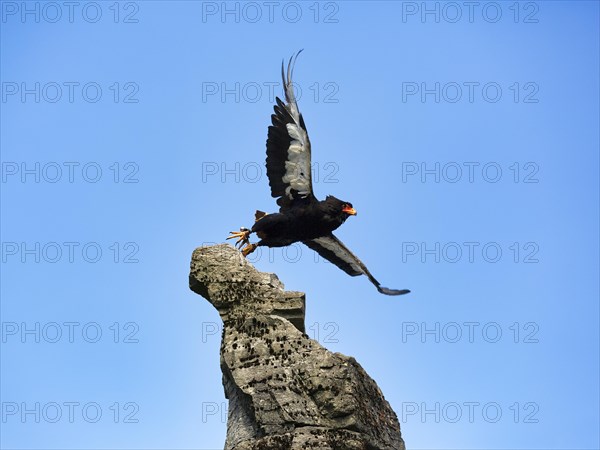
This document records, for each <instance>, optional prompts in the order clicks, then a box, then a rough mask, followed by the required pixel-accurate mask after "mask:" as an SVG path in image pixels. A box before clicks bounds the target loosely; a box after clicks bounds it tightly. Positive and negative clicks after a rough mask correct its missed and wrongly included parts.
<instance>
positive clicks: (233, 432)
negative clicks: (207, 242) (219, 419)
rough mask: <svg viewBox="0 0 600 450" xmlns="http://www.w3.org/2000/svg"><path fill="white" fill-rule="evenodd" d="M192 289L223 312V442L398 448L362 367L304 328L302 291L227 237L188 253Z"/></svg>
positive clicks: (335, 449)
mask: <svg viewBox="0 0 600 450" xmlns="http://www.w3.org/2000/svg"><path fill="white" fill-rule="evenodd" d="M190 288H191V289H192V290H193V291H194V292H196V293H198V294H200V295H202V296H203V297H204V298H206V299H207V300H208V301H209V302H210V303H211V304H212V305H213V306H214V307H215V308H217V310H218V311H219V314H220V315H221V318H222V319H223V339H222V342H221V370H222V372H223V386H224V388H225V397H227V398H228V399H229V416H228V422H227V439H226V442H225V449H226V450H250V449H252V450H254V449H261V450H271V449H272V450H285V449H332V450H346V449H347V450H359V449H360V450H363V449H364V450H366V449H369V450H374V449H386V450H387V449H402V450H404V442H403V440H402V437H401V434H400V424H399V422H398V418H397V416H396V414H395V413H394V411H393V410H392V408H391V407H390V405H389V403H388V402H387V401H386V400H385V398H384V397H383V394H382V393H381V391H380V390H379V388H378V387H377V385H376V384H375V382H374V381H373V380H372V379H371V378H370V377H369V376H368V375H367V373H366V372H365V371H364V370H363V368H362V367H361V366H360V365H359V364H358V363H357V362H356V361H355V360H354V358H351V357H348V356H344V355H342V354H341V353H332V352H330V351H329V350H327V349H326V348H324V347H322V346H321V345H320V344H319V343H318V342H316V341H314V340H312V339H310V338H309V337H308V336H307V335H306V334H304V311H305V309H304V306H305V298H304V294H303V293H301V292H287V291H285V290H284V289H283V284H282V283H281V282H280V281H279V279H278V278H277V276H276V275H274V274H268V273H261V272H258V271H257V270H256V269H255V268H254V267H253V266H252V265H251V264H250V263H248V262H247V261H246V259H245V258H244V257H243V256H242V255H241V254H240V252H238V251H237V250H235V249H234V248H233V247H231V246H230V245H226V244H223V245H215V246H210V247H200V248H198V249H196V250H195V251H194V253H193V255H192V263H191V270H190Z"/></svg>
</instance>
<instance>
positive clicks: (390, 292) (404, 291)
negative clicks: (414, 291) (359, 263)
mask: <svg viewBox="0 0 600 450" xmlns="http://www.w3.org/2000/svg"><path fill="white" fill-rule="evenodd" d="M377 290H378V291H379V292H381V293H382V294H385V295H404V294H409V293H410V290H408V289H388V288H385V287H381V286H378V287H377Z"/></svg>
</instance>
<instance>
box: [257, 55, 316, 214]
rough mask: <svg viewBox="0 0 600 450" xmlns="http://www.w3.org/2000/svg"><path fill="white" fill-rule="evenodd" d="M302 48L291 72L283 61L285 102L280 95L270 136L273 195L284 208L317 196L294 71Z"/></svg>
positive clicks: (293, 60)
mask: <svg viewBox="0 0 600 450" xmlns="http://www.w3.org/2000/svg"><path fill="white" fill-rule="evenodd" d="M300 52H302V50H300V51H299V52H298V53H296V55H294V56H292V57H291V58H290V60H289V62H288V66H287V73H286V72H285V70H284V65H283V63H282V64H281V78H282V80H283V88H284V94H285V100H286V101H285V102H283V101H282V100H281V99H280V98H279V97H277V98H276V99H275V100H276V103H277V104H276V105H274V107H273V110H274V111H275V114H273V115H271V123H272V125H271V126H269V131H268V137H267V161H266V165H267V176H268V178H269V185H270V186H271V196H273V197H279V199H278V200H277V204H278V205H279V206H281V208H282V209H284V208H287V207H289V206H290V205H291V204H292V202H293V201H294V200H296V199H297V198H307V197H313V188H312V174H311V150H310V140H309V138H308V132H307V131H306V125H305V124H304V119H303V118H302V114H300V111H299V110H298V104H297V102H296V96H295V93H294V86H293V84H292V75H293V71H294V65H295V63H296V59H297V58H298V55H299V54H300Z"/></svg>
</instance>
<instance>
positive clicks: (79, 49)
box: [0, 1, 600, 449]
mask: <svg viewBox="0 0 600 450" xmlns="http://www.w3.org/2000/svg"><path fill="white" fill-rule="evenodd" d="M1 6H2V18H1V22H0V24H1V25H0V26H1V27H2V28H1V34H0V37H1V59H0V62H1V71H0V75H1V81H2V100H1V104H0V106H1V113H2V114H1V115H2V117H1V137H0V143H1V149H2V157H1V160H2V180H1V181H2V184H1V188H2V194H1V200H2V206H1V212H2V221H1V225H2V230H1V240H2V285H1V294H2V305H1V314H2V342H1V349H2V355H1V363H2V379H1V383H0V387H1V397H2V398H1V402H2V418H1V420H0V426H1V431H2V432H1V438H0V445H1V446H2V448H7V449H50V448H52V449H71V448H73V449H74V448H83V449H86V448H87V449H92V448H94V449H98V448H102V449H117V448H119V449H121V448H128V449H141V448H153V449H175V448H177V449H214V448H222V446H223V443H224V439H225V432H226V423H225V420H224V419H225V417H226V400H225V399H224V396H223V389H222V386H221V374H220V369H219V353H218V352H219V339H220V330H219V327H220V319H219V316H218V314H217V313H216V311H215V310H214V309H213V308H212V306H210V305H209V304H208V303H207V302H206V301H204V300H203V299H202V298H201V297H198V296H197V295H195V294H193V293H192V292H191V291H190V290H189V289H188V286H187V276H188V269H189V259H190V256H191V253H192V251H193V249H194V248H196V247H198V246H200V245H202V244H204V243H220V242H223V241H224V238H225V237H226V236H227V234H228V232H229V231H230V230H234V229H237V228H239V227H240V226H248V225H250V224H251V222H252V219H253V214H254V210H255V209H261V210H264V211H274V210H275V204H274V202H273V200H272V199H271V198H270V195H269V194H270V192H269V189H268V181H267V179H266V174H265V172H264V166H263V164H264V157H265V139H266V132H267V126H268V124H269V121H270V114H271V111H272V101H273V99H272V98H271V97H272V95H273V93H274V94H276V95H280V90H281V85H280V84H278V83H279V69H280V63H281V59H282V58H284V57H286V58H287V57H288V56H289V55H291V54H292V53H293V52H295V51H297V50H298V49H300V48H304V53H303V54H302V55H301V56H300V57H299V59H298V63H297V67H296V71H295V81H296V82H297V86H298V89H299V90H300V91H301V97H300V99H299V106H300V109H301V111H302V112H303V114H304V117H305V120H306V124H307V127H308V131H309V134H310V136H311V141H312V144H313V164H314V170H315V172H314V189H315V193H316V195H317V196H318V197H321V198H324V197H325V195H327V194H333V195H335V196H337V197H339V198H342V199H344V200H347V201H350V202H352V203H353V205H354V206H355V208H356V209H357V210H358V216H357V217H353V218H351V219H349V220H348V221H347V222H346V223H345V224H344V225H343V227H342V228H341V229H340V230H338V232H337V235H338V237H340V239H342V240H343V241H344V242H345V243H346V244H347V245H348V246H349V247H350V248H351V249H352V250H353V251H354V252H355V253H357V254H358V255H359V256H360V257H361V259H362V260H363V261H364V262H365V263H366V264H367V265H368V267H369V268H370V269H371V271H372V272H373V274H374V275H375V277H377V278H378V279H379V280H380V281H381V282H382V284H383V285H384V286H389V287H391V288H409V289H411V290H412V293H411V294H410V295H408V296H404V297H398V298H391V297H385V296H382V295H380V294H378V293H377V292H376V290H375V289H374V288H373V286H372V285H371V284H370V283H369V282H368V280H366V279H364V277H358V278H350V277H348V276H346V275H345V274H344V273H343V272H341V271H340V270H338V269H337V268H335V267H333V266H332V265H330V264H327V263H325V262H324V261H323V260H320V259H318V258H316V257H315V256H314V254H313V253H312V252H311V251H310V250H308V249H307V248H301V247H299V246H293V247H290V248H289V249H287V250H282V249H275V250H273V251H270V252H269V251H267V250H264V249H263V251H262V252H257V253H256V254H255V255H253V257H252V258H251V261H253V262H254V263H255V265H256V267H257V268H258V269H259V270H262V271H268V272H275V273H277V274H278V276H279V277H280V278H281V280H282V281H283V282H284V283H285V285H286V288H287V289H290V290H302V291H305V292H306V295H307V317H306V326H307V329H308V333H309V335H311V336H312V337H315V338H317V339H318V340H319V341H320V342H321V343H322V344H323V345H325V346H326V347H327V348H329V349H331V350H332V351H338V352H342V353H344V354H347V355H352V356H354V357H355V358H356V359H357V360H358V361H359V363H360V364H362V365H363V367H364V368H365V369H366V370H367V372H368V373H369V374H370V375H371V376H372V377H373V378H374V380H375V381H376V382H377V383H378V385H379V386H380V388H381V389H382V391H383V393H384V395H385V397H386V398H387V399H388V400H389V402H390V403H391V405H392V407H393V408H394V410H395V411H396V412H397V414H398V416H399V418H400V420H401V426H402V432H403V436H404V438H405V441H406V443H407V446H408V448H411V449H459V448H460V449H476V448H477V449H492V448H494V449H498V448H501V449H517V448H518V449H541V448H549V449H559V448H560V449H564V448H578V449H595V448H598V447H599V445H600V442H599V433H598V423H599V413H598V403H599V392H598V378H599V373H598V372H599V369H598V358H599V357H598V355H599V349H598V340H599V336H598V329H599V323H598V321H599V315H598V314H599V311H598V297H599V296H598V294H599V292H598V273H599V261H598V250H599V246H598V218H599V215H598V209H599V199H598V192H599V190H598V183H599V180H598V167H599V161H598V153H599V152H598V149H599V140H598V136H599V129H598V126H599V125H598V123H599V111H598V109H599V106H598V105H599V102H598V98H599V92H598V79H599V72H598V68H599V56H598V55H599V53H600V52H599V48H598V47H599V25H598V24H599V20H598V19H599V10H598V3H597V2H592V1H589V2H559V1H552V2H516V3H515V2H480V3H477V4H476V5H473V6H472V7H470V6H468V5H465V4H464V3H463V2H450V3H447V2H442V3H438V2H429V3H426V4H425V3H422V2H361V1H352V2H322V3H315V2H301V3H295V2H274V3H273V5H272V6H269V4H268V2H267V3H265V2H249V3H237V2H229V3H227V4H224V3H222V2H195V1H180V2H165V1H142V2H120V3H115V2H97V3H93V2H89V3H88V2H84V3H80V4H78V5H75V6H69V5H68V4H65V3H64V2H55V3H46V2H26V3H22V2H6V1H3V2H1Z"/></svg>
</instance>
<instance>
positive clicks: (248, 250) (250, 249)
mask: <svg viewBox="0 0 600 450" xmlns="http://www.w3.org/2000/svg"><path fill="white" fill-rule="evenodd" d="M256 247H258V245H257V244H248V245H246V246H245V247H244V248H243V249H242V255H244V256H248V255H249V254H250V253H252V252H253V251H254V250H256Z"/></svg>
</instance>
